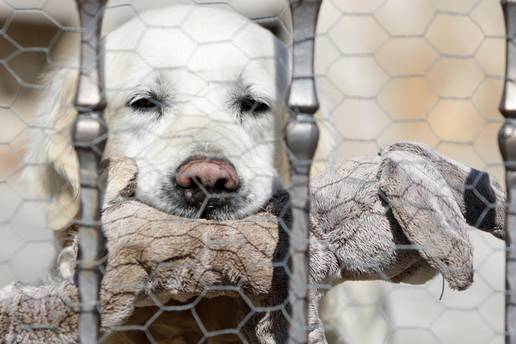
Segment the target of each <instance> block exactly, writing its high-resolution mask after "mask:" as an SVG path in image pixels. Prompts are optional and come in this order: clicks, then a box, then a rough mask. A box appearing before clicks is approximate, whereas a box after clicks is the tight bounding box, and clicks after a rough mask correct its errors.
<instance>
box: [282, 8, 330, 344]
mask: <svg viewBox="0 0 516 344" xmlns="http://www.w3.org/2000/svg"><path fill="white" fill-rule="evenodd" d="M321 3H322V0H293V1H291V4H290V6H291V10H292V17H293V28H294V30H293V32H294V39H293V72H292V73H293V74H292V84H291V89H290V95H289V98H288V105H289V107H290V109H291V112H292V114H293V115H292V117H291V119H290V122H289V123H288V125H287V127H286V132H285V135H286V143H287V147H288V149H289V157H290V162H291V167H292V184H291V189H290V196H291V204H292V215H293V221H292V228H291V236H290V257H291V263H292V269H291V271H292V272H291V276H290V286H289V300H290V304H291V307H292V308H291V311H292V319H291V324H290V332H289V343H292V344H293V343H307V342H308V325H309V324H308V289H309V283H310V281H309V278H308V263H309V257H308V249H309V241H308V240H309V239H308V238H309V236H308V235H309V223H308V214H309V209H310V200H309V182H310V178H309V173H310V166H311V164H312V158H313V156H314V154H315V150H316V148H317V142H318V139H319V129H318V127H317V124H316V123H315V120H314V113H315V112H316V111H317V110H318V108H319V103H318V100H317V93H316V89H315V77H314V45H315V33H316V26H317V19H318V15H319V9H320V6H321Z"/></svg>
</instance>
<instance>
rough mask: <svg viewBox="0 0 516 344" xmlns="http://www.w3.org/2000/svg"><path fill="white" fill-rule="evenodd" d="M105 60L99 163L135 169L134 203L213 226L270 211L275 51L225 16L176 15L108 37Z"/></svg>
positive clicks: (152, 16) (277, 117)
mask: <svg viewBox="0 0 516 344" xmlns="http://www.w3.org/2000/svg"><path fill="white" fill-rule="evenodd" d="M141 20H143V21H144V22H145V23H142V21H141ZM149 23H150V26H149ZM105 51H106V65H105V71H106V75H105V78H106V87H107V103H108V108H107V110H106V113H105V115H106V119H107V122H108V125H109V130H110V134H109V141H108V145H107V147H106V151H105V155H106V157H109V156H128V157H131V158H134V159H135V160H136V161H137V163H138V169H139V174H138V189H137V192H136V197H137V198H139V199H140V200H142V201H144V202H146V203H148V204H149V205H151V206H154V207H156V208H159V209H162V210H164V211H166V212H169V213H171V214H175V215H180V216H184V217H203V218H210V219H228V218H239V217H242V216H245V215H248V214H250V213H253V212H256V211H257V210H259V209H260V207H262V206H263V205H264V203H266V202H267V201H268V199H269V198H270V197H271V195H272V193H273V192H274V189H275V187H276V184H277V182H278V173H277V170H276V168H275V161H274V160H275V157H276V156H277V154H278V150H279V148H278V146H279V145H280V142H281V136H280V135H278V134H279V133H280V132H281V127H282V125H281V124H282V118H281V113H282V104H283V102H284V95H285V91H286V87H287V78H288V73H287V65H288V58H287V52H286V49H285V47H284V46H283V45H282V43H281V42H280V41H278V40H277V39H276V38H275V37H274V36H273V35H272V34H271V33H270V32H268V31H267V30H265V29H263V28H261V27H259V26H258V25H256V24H254V23H252V22H250V21H249V20H247V19H245V18H243V17H241V16H240V15H238V14H236V13H233V12H231V11H227V10H222V9H213V8H206V7H198V6H197V7H192V6H174V7H171V8H169V9H166V10H159V11H153V12H150V13H147V14H145V15H144V16H143V17H142V19H137V20H133V21H131V22H129V23H127V24H125V25H124V26H122V27H121V28H119V29H118V30H117V31H114V32H113V33H111V34H109V35H108V36H107V38H106V43H105Z"/></svg>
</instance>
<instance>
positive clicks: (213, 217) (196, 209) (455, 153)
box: [0, 0, 506, 343]
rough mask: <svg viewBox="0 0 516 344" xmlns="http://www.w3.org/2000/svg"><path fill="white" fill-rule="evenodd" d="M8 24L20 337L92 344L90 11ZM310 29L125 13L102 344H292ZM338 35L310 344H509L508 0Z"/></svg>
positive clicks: (433, 3)
mask: <svg viewBox="0 0 516 344" xmlns="http://www.w3.org/2000/svg"><path fill="white" fill-rule="evenodd" d="M169 6H172V7H169ZM89 10H90V12H88V13H89V14H90V15H92V14H94V13H95V11H91V9H89ZM149 11H150V12H149ZM93 17H94V16H93ZM0 18H1V21H0V25H1V28H2V29H1V31H0V47H1V49H0V50H1V51H2V53H1V55H0V59H1V60H0V73H1V74H0V75H1V80H2V82H1V83H0V111H1V112H2V127H1V129H0V130H1V133H2V134H1V135H0V159H1V163H0V178H1V182H0V189H1V190H2V191H1V196H0V202H1V203H2V207H0V208H1V210H0V224H1V229H0V231H1V235H2V240H1V241H0V259H1V264H0V271H1V272H2V273H1V274H0V285H1V286H4V285H5V286H7V285H8V284H10V283H12V282H14V281H22V282H24V283H27V284H29V285H33V286H36V287H34V289H32V288H29V287H24V286H21V285H15V286H12V285H11V287H6V288H4V289H3V290H2V292H0V299H1V301H2V302H3V303H2V309H1V312H0V314H1V316H2V321H4V323H5V324H9V325H8V326H2V327H3V328H4V329H3V330H0V333H1V334H2V335H3V336H4V340H5V341H7V342H35V343H37V342H43V341H46V342H73V341H78V336H79V335H78V332H77V331H76V326H77V325H78V319H77V311H78V310H79V308H78V307H79V306H78V305H79V304H80V303H79V302H78V299H77V293H76V291H74V288H73V281H74V276H75V277H76V280H77V276H78V275H77V271H76V270H75V264H76V260H77V250H78V240H77V230H78V228H77V227H78V224H79V223H80V222H79V221H78V216H77V214H78V209H79V208H78V207H79V202H78V185H79V184H78V173H79V169H78V164H77V158H76V156H75V153H74V149H73V144H72V131H71V128H72V127H73V123H74V121H75V119H76V109H75V107H74V101H73V97H74V92H75V87H76V84H77V72H78V69H79V60H78V58H77V53H78V48H79V40H80V34H81V32H82V31H83V30H81V29H80V27H79V22H78V15H77V10H76V8H75V3H74V2H73V1H70V2H62V1H57V0H48V1H24V2H19V1H7V0H4V2H0ZM292 30H293V25H292V19H291V8H290V4H289V2H288V1H263V2H252V1H243V0H242V1H229V0H228V1H204V0H203V1H191V2H187V1H174V0H170V1H155V2H152V3H149V2H145V1H136V0H135V1H130V2H128V1H122V0H121V1H109V2H108V3H107V6H106V9H105V19H104V24H103V35H104V36H105V37H106V38H105V39H104V40H103V42H102V51H101V54H102V56H104V58H105V66H104V70H105V84H106V88H105V92H106V109H105V118H106V123H107V127H108V128H109V139H108V142H107V146H106V151H105V153H104V156H103V157H104V158H106V159H107V160H108V159H109V161H110V162H109V165H107V164H105V165H103V166H102V168H103V170H105V171H104V172H105V173H104V176H106V175H107V177H106V179H107V190H106V193H105V200H104V203H103V220H102V223H103V228H104V233H105V235H106V237H107V239H108V242H107V248H108V254H107V255H106V256H104V254H103V253H104V252H101V253H102V254H101V256H102V257H104V258H103V259H101V260H100V261H99V263H100V267H101V271H102V272H103V273H104V274H105V277H104V282H103V283H104V284H103V288H102V296H101V299H100V300H101V304H102V312H101V313H102V324H101V334H100V339H99V340H100V342H105V343H126V342H134V343H144V342H151V343H169V342H170V343H226V342H228V343H231V342H236V343H240V342H244V343H284V342H286V340H287V337H288V328H289V325H290V323H291V320H292V318H291V316H292V314H291V313H292V312H291V309H290V305H289V299H288V282H289V277H290V279H291V278H292V272H291V271H292V270H291V268H292V266H291V262H290V258H291V255H290V254H289V251H288V246H289V244H290V245H292V244H294V245H295V244H296V241H295V240H294V237H291V234H292V233H293V231H294V226H292V222H291V221H292V219H291V211H292V203H294V206H296V204H295V202H289V200H288V197H287V196H286V193H285V191H289V190H292V186H293V185H294V186H295V185H296V178H295V177H294V175H293V174H292V170H291V169H290V168H289V166H288V157H289V155H290V157H292V150H293V149H295V148H297V146H298V145H299V144H300V143H296V144H295V145H294V147H292V146H291V147H286V146H285V144H284V142H283V141H284V137H283V136H284V128H285V126H286V125H287V123H288V120H289V118H292V114H291V113H290V112H289V109H288V104H287V102H286V100H285V99H286V96H287V94H288V91H289V82H290V70H291V68H292V66H291V65H292V62H291V60H292V57H291V55H292V43H291V41H292V39H293V33H292ZM317 32H318V33H317V37H316V40H315V42H316V49H315V53H316V56H315V70H316V80H317V87H318V96H319V100H320V105H321V107H320V110H319V111H318V113H317V116H316V119H317V123H318V126H319V128H320V132H321V134H320V143H319V147H318V151H317V153H316V157H315V160H314V165H313V167H312V174H311V175H312V178H313V180H312V194H311V198H312V212H311V213H310V224H311V237H310V254H309V259H310V263H309V267H310V269H309V273H310V284H309V285H308V287H309V290H310V293H309V296H310V297H309V310H308V323H309V331H308V332H309V333H310V340H311V342H314V343H319V342H324V341H325V340H327V341H328V342H329V343H411V342H414V341H417V342H423V343H457V342H471V343H501V342H503V341H504V297H505V287H504V264H505V246H504V242H503V241H502V240H500V239H499V237H500V236H501V226H502V224H503V215H504V208H503V206H502V205H501V204H503V202H504V200H505V196H504V194H503V186H500V185H498V184H496V182H494V180H497V181H498V182H499V183H500V184H503V181H504V169H503V164H502V163H501V157H500V153H499V149H498V142H497V135H498V131H499V129H500V127H501V125H502V123H503V117H502V116H501V115H500V113H499V111H498V104H499V101H500V99H501V95H502V90H503V84H504V72H505V70H504V68H505V66H504V62H505V36H506V34H505V28H504V24H503V15H502V7H501V5H500V2H499V1H498V0H457V1H453V2H450V1H439V0H410V1H409V0H379V1H376V0H368V1H362V2H357V1H348V0H324V1H323V3H322V8H321V12H320V15H319V24H318V29H317ZM86 72H87V73H88V72H91V69H87V70H86ZM42 75H47V76H46V77H44V78H43V77H42ZM303 76H304V77H306V76H309V75H306V74H305V75H301V79H303V78H302V77H303ZM85 80H86V81H85V82H87V81H88V80H89V81H91V79H88V78H85ZM306 98H307V97H304V98H303V99H306ZM90 105H91V104H90ZM301 105H303V104H301ZM96 110H99V109H98V108H97V109H96ZM400 141H416V142H419V143H423V144H426V146H420V145H411V144H402V143H398V142H400ZM289 148H290V149H289ZM379 152H380V153H379ZM361 156H367V157H364V158H362V157H361ZM127 158H130V159H127ZM466 165H467V166H470V167H473V168H475V169H478V170H483V171H487V172H488V173H489V176H488V175H486V174H482V173H481V172H479V171H477V170H471V169H469V167H467V166H466ZM294 167H295V166H294ZM294 170H295V169H294ZM27 176H31V177H30V178H25V177H27ZM27 179H28V180H29V181H27ZM82 179H83V182H84V178H82ZM34 189H36V190H34ZM297 206H299V204H297ZM301 206H302V205H301ZM475 227H477V228H479V229H481V230H478V229H477V228H475ZM492 234H493V235H492ZM293 241H294V243H293ZM298 244H299V242H298ZM301 244H302V243H301ZM294 247H295V246H294ZM472 264H473V265H472ZM49 269H50V270H51V273H50V274H49V273H48V272H49ZM471 270H473V271H474V281H473V283H471V282H472V280H471V278H472V275H471ZM436 273H437V274H441V275H442V277H441V276H437V277H434V276H435V275H436ZM399 282H403V283H402V284H399ZM450 286H451V288H450ZM466 288H467V290H464V291H456V290H454V289H466ZM13 300H16V301H15V302H14V301H13ZM319 300H320V302H319ZM14 304H18V305H22V306H23V307H21V306H20V308H16V307H18V306H16V307H14V306H13V305H14ZM319 304H320V307H319ZM13 307H14V308H13ZM319 308H320V309H319ZM31 309H32V310H34V312H32V313H31V311H30V310H31ZM34 313H37V314H36V315H35V314H34ZM4 319H5V320H4ZM319 320H321V321H319ZM321 326H323V327H321ZM47 330H48V331H47ZM2 331H4V332H2ZM17 331H18V332H17ZM88 331H91V329H88V330H87V331H86V332H88ZM49 333H51V334H53V335H55V337H48V336H49ZM17 336H18V337H17ZM324 337H326V339H324Z"/></svg>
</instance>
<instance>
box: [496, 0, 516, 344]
mask: <svg viewBox="0 0 516 344" xmlns="http://www.w3.org/2000/svg"><path fill="white" fill-rule="evenodd" d="M502 4H503V10H504V16H505V26H506V35H507V61H506V64H507V67H506V76H505V90H504V93H503V98H502V102H501V105H500V111H501V112H502V114H503V115H504V117H505V124H504V126H503V127H502V129H501V130H500V134H499V143H500V150H501V152H502V156H503V159H504V161H505V170H506V183H507V218H506V223H505V229H506V230H505V233H506V249H507V252H506V271H505V272H506V275H505V276H506V277H505V278H506V285H505V288H506V296H505V307H506V309H505V342H506V343H507V344H513V343H516V293H514V292H513V291H514V290H515V289H514V288H516V241H515V240H516V84H515V81H516V40H515V39H516V1H512V0H511V1H504V2H503V3H502Z"/></svg>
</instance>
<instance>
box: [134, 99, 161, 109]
mask: <svg viewBox="0 0 516 344" xmlns="http://www.w3.org/2000/svg"><path fill="white" fill-rule="evenodd" d="M128 105H129V106H130V107H131V108H133V109H134V110H138V111H153V110H159V109H160V108H161V104H160V102H159V101H157V100H156V99H153V98H136V99H133V100H131V101H130V102H129V104H128Z"/></svg>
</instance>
